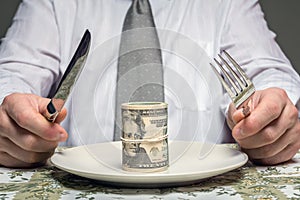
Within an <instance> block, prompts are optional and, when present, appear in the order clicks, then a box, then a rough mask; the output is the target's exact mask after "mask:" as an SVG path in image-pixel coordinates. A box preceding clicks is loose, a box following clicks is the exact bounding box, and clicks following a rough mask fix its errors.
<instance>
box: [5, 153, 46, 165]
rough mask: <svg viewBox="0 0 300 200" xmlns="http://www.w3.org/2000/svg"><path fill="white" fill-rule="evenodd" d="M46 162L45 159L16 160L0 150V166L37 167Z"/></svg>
mask: <svg viewBox="0 0 300 200" xmlns="http://www.w3.org/2000/svg"><path fill="white" fill-rule="evenodd" d="M45 163H46V161H43V162H39V163H26V162H23V161H21V160H17V159H16V158H14V157H12V156H11V155H9V154H7V153H5V152H0V166H4V167H9V168H30V167H39V166H42V165H44V164H45Z"/></svg>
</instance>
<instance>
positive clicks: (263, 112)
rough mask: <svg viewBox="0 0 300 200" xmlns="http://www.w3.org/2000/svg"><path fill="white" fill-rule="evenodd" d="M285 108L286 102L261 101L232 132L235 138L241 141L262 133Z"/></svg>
mask: <svg viewBox="0 0 300 200" xmlns="http://www.w3.org/2000/svg"><path fill="white" fill-rule="evenodd" d="M284 107H285V102H284V101H276V102H275V101H268V100H264V101H261V102H260V103H259V104H258V105H256V106H255V109H253V110H252V111H251V114H250V115H249V116H248V117H246V118H244V119H243V120H241V121H240V122H239V123H238V124H236V126H235V127H234V128H233V130H232V135H233V137H234V138H235V139H236V140H241V139H244V138H246V137H249V136H252V135H254V134H256V133H258V132H260V131H261V130H262V129H263V128H264V127H265V126H267V125H268V124H270V123H271V122H272V121H274V120H275V119H276V118H278V117H279V116H280V114H281V112H282V110H283V108H284Z"/></svg>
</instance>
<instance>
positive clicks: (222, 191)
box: [0, 144, 300, 200]
mask: <svg viewBox="0 0 300 200" xmlns="http://www.w3.org/2000/svg"><path fill="white" fill-rule="evenodd" d="M224 145H226V146H227V147H228V148H237V146H236V145H235V144H224ZM65 149H69V148H66V147H61V149H60V150H59V151H64V150H65ZM0 199H3V200H4V199H5V200H7V199H20V200H24V199H30V200H31V199H39V200H42V199H51V200H52V199H53V200H56V199H136V200H140V199H151V200H163V199H168V200H172V199H179V200H186V199H222V200H224V199H245V200H247V199H300V152H298V153H297V154H296V155H295V156H294V158H293V159H292V160H290V161H288V162H285V163H282V164H278V165H274V166H258V165H255V164H253V163H251V162H250V161H247V162H246V164H244V165H242V166H241V167H238V168H236V169H233V170H231V171H228V172H226V173H222V174H219V175H216V176H212V177H208V178H205V179H201V180H199V181H196V182H194V183H191V184H186V185H178V186H176V185H175V186H169V187H151V188H144V187H139V185H137V186H135V187H126V185H125V186H116V185H110V184H107V183H103V182H101V181H99V180H94V179H90V178H85V177H82V176H78V175H75V174H73V173H69V172H67V171H65V170H62V169H59V168H57V167H56V166H55V165H53V163H51V162H48V163H47V164H46V165H44V166H41V167H37V168H27V169H16V168H6V167H0Z"/></svg>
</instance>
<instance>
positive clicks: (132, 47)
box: [114, 0, 164, 140]
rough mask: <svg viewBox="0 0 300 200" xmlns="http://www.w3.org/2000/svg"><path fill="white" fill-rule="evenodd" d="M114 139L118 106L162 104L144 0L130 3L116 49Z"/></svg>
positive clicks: (157, 53)
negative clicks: (136, 103)
mask: <svg viewBox="0 0 300 200" xmlns="http://www.w3.org/2000/svg"><path fill="white" fill-rule="evenodd" d="M119 51H120V52H119V60H118V74H117V89H116V122H115V133H114V140H120V136H121V128H122V127H121V104H122V103H126V102H141V101H144V102H145V101H148V102H149V101H159V102H163V101H164V87H163V68H162V57H161V50H160V44H159V39H158V36H157V31H156V29H155V23H154V20H153V16H152V11H151V6H150V4H149V1H148V0H132V4H131V6H130V8H129V10H128V11H127V14H126V17H125V20H124V24H123V30H122V36H121V43H120V50H119Z"/></svg>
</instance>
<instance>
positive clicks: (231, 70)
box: [218, 54, 247, 91]
mask: <svg viewBox="0 0 300 200" xmlns="http://www.w3.org/2000/svg"><path fill="white" fill-rule="evenodd" d="M218 56H219V58H220V59H221V60H222V63H223V64H224V65H225V66H226V67H227V69H228V70H229V71H230V73H231V74H232V75H233V77H234V79H235V80H236V81H237V83H238V85H239V86H240V89H239V90H240V91H242V90H244V89H245V88H246V87H245V86H247V85H246V81H244V79H243V81H244V82H245V84H244V83H243V82H242V81H241V79H240V78H239V76H238V75H237V74H236V72H235V71H234V70H233V69H232V67H231V66H230V65H229V64H228V62H227V61H226V60H225V59H224V58H223V57H222V56H221V55H220V54H218ZM230 61H231V60H230Z"/></svg>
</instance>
